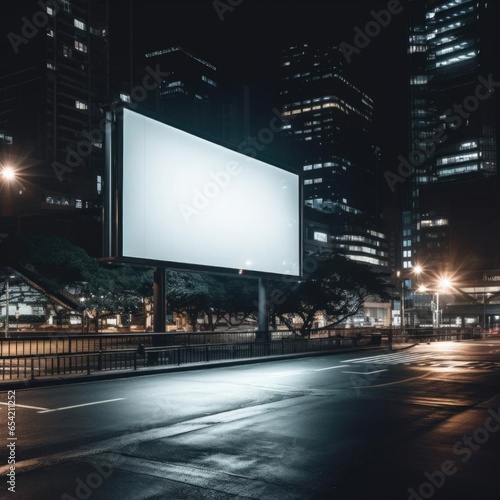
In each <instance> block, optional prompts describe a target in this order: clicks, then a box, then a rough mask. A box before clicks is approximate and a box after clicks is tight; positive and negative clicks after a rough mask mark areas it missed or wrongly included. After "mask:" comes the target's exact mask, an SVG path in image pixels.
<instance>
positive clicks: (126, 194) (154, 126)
mask: <svg viewBox="0 0 500 500" xmlns="http://www.w3.org/2000/svg"><path fill="white" fill-rule="evenodd" d="M122 112H123V116H122V123H121V130H122V136H121V146H120V149H121V151H120V153H121V154H120V155H119V156H120V157H121V161H119V164H121V176H120V177H121V186H120V189H119V192H120V202H119V206H120V223H119V226H120V228H119V235H120V237H119V240H120V243H119V246H120V247H121V249H120V252H119V253H120V257H122V258H124V259H127V258H129V259H132V260H136V259H137V260H140V261H146V262H162V263H166V265H168V263H172V264H175V265H176V267H182V266H183V265H186V267H187V268H190V267H200V266H201V267H204V268H206V267H209V268H210V267H213V268H219V269H221V268H222V269H228V270H237V271H249V272H256V273H265V274H279V275H291V276H300V263H301V245H300V241H301V210H300V207H301V200H300V181H299V176H298V175H297V174H295V173H292V172H288V171H286V170H284V169H281V168H278V167H276V166H273V165H270V164H268V163H265V162H262V161H260V160H257V159H255V158H251V157H248V156H245V155H242V154H240V153H238V152H235V151H232V150H230V149H228V148H225V147H223V146H220V145H218V144H215V143H213V142H210V141H207V140H205V139H202V138H200V137H197V136H195V135H192V134H189V133H187V132H185V131H182V130H180V129H177V128H175V127H172V126H170V125H167V124H165V123H162V122H160V121H158V120H154V119H152V118H150V117H147V116H144V115H142V114H140V113H137V112H134V111H131V110H129V109H123V111H122Z"/></svg>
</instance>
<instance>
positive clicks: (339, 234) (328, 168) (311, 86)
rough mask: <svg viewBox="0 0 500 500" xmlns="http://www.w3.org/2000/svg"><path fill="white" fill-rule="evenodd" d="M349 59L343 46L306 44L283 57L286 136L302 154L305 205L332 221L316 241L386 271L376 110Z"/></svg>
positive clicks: (288, 50) (291, 48)
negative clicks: (357, 82) (346, 62)
mask: <svg viewBox="0 0 500 500" xmlns="http://www.w3.org/2000/svg"><path fill="white" fill-rule="evenodd" d="M344 60H345V59H344V57H343V56H342V53H341V51H340V50H339V49H338V47H319V46H318V47H316V46H313V45H311V44H305V43H300V44H290V45H289V46H287V47H286V48H285V49H284V50H283V54H282V60H281V92H280V94H281V95H280V98H281V104H282V115H283V118H284V119H285V120H286V121H287V122H286V123H285V124H284V125H283V134H284V135H285V136H286V137H287V139H288V143H289V145H290V148H292V149H293V150H294V151H295V152H296V153H297V154H296V161H297V163H298V167H299V169H300V170H301V172H302V177H303V187H304V203H305V206H306V207H309V208H311V209H313V211H312V212H311V211H309V213H310V214H312V215H313V216H314V213H315V212H316V213H317V214H319V213H321V214H322V216H321V222H324V220H325V217H324V216H323V214H328V221H329V228H330V234H328V235H327V236H325V235H322V234H320V232H317V231H316V232H314V234H315V235H316V236H313V237H316V238H323V239H324V238H325V237H326V238H327V240H328V241H327V242H328V243H329V244H330V247H331V248H336V249H338V250H339V251H342V252H343V253H345V254H346V255H347V256H349V257H350V258H352V259H353V260H357V261H360V262H364V263H367V264H370V265H375V266H382V267H387V266H388V253H387V240H386V237H385V235H384V234H383V233H382V232H381V230H380V220H379V214H378V189H377V179H378V169H379V163H380V150H379V148H378V147H377V145H376V143H375V141H374V140H373V137H372V127H373V107H374V105H373V101H372V99H371V98H370V97H369V96H368V95H367V94H365V93H364V92H363V91H361V90H360V89H359V88H358V87H356V86H355V85H354V84H353V83H352V81H351V80H350V79H349V77H348V75H347V72H346V71H345V69H344V67H343V62H344ZM320 243H324V242H320ZM312 246H314V243H313V245H312Z"/></svg>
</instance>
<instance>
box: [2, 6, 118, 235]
mask: <svg viewBox="0 0 500 500" xmlns="http://www.w3.org/2000/svg"><path fill="white" fill-rule="evenodd" d="M4 15H5V13H4ZM7 16H8V18H9V27H10V30H11V31H10V32H9V33H8V37H7V39H8V49H7V50H6V53H5V54H4V56H3V60H2V72H1V75H0V134H1V135H2V136H3V137H4V138H6V137H7V138H8V140H7V141H5V140H4V141H3V142H4V144H3V147H2V149H1V154H2V158H1V161H2V164H3V165H9V166H11V167H12V168H13V170H14V171H15V174H16V179H15V181H14V182H13V183H12V184H13V186H12V189H11V186H4V189H11V190H12V191H13V192H12V193H11V194H12V197H11V200H10V203H11V204H10V206H9V207H8V210H4V215H10V216H21V218H19V219H18V221H19V224H18V226H19V225H21V226H24V225H29V224H30V221H32V222H33V223H34V224H35V225H37V226H39V228H40V227H41V226H40V225H42V226H43V224H44V223H43V222H42V221H41V219H40V216H41V215H42V214H44V213H45V214H51V215H50V217H49V219H50V221H49V220H47V226H51V227H52V228H53V227H55V226H56V225H57V224H58V221H59V222H62V223H63V225H66V226H67V227H71V226H72V222H71V221H72V220H73V219H74V215H71V214H74V213H75V212H80V214H79V215H78V216H77V217H79V218H80V219H81V220H83V219H85V218H87V222H88V223H89V224H90V225H92V220H93V221H97V220H98V218H99V215H100V212H99V210H100V208H99V207H100V205H101V203H100V197H101V190H102V172H103V142H104V140H103V135H104V134H103V129H104V127H103V124H102V120H103V113H102V109H101V106H102V105H105V104H106V103H108V101H109V99H110V87H109V41H108V38H109V28H108V17H109V16H108V2H107V1H106V0H57V1H48V2H46V3H43V2H36V1H24V2H19V3H18V4H17V5H16V8H15V9H12V10H11V11H10V12H9V13H8V14H7ZM84 212H86V213H87V215H83V213H84ZM30 216H31V219H30ZM42 219H43V216H42ZM97 234H98V233H97Z"/></svg>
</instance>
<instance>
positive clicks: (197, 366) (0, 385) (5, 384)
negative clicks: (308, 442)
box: [0, 343, 417, 392]
mask: <svg viewBox="0 0 500 500" xmlns="http://www.w3.org/2000/svg"><path fill="white" fill-rule="evenodd" d="M415 345H417V344H415V343H397V344H394V345H393V348H392V351H391V352H397V351H401V350H404V349H409V348H410V347H413V346H415ZM366 351H386V352H389V351H388V348H387V345H381V346H371V345H369V346H364V347H347V348H343V349H342V348H339V349H332V350H328V351H314V352H302V353H297V354H283V355H277V356H261V357H255V358H242V359H234V360H227V361H209V362H197V363H185V364H182V365H167V366H158V367H148V368H139V369H137V370H116V371H110V372H93V373H91V374H89V375H82V374H81V373H79V374H74V375H64V376H61V375H57V376H51V377H40V378H36V379H35V380H8V381H7V380H2V381H0V392H3V391H7V390H14V389H27V388H35V387H46V386H52V385H62V384H74V383H79V382H95V381H99V380H113V379H119V378H127V377H139V376H142V375H154V374H161V373H170V372H183V371H190V370H206V369H210V368H223V367H229V366H238V365H245V364H255V363H267V362H271V361H280V360H286V359H297V358H307V357H316V356H331V355H334V354H344V353H349V352H359V353H362V352H366Z"/></svg>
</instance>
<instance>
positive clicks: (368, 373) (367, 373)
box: [342, 370, 389, 375]
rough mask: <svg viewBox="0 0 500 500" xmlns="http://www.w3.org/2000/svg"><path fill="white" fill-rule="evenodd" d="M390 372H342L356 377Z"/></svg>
mask: <svg viewBox="0 0 500 500" xmlns="http://www.w3.org/2000/svg"><path fill="white" fill-rule="evenodd" d="M387 371H389V370H376V371H374V372H342V373H354V374H356V375H373V374H374V373H380V372H387Z"/></svg>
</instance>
